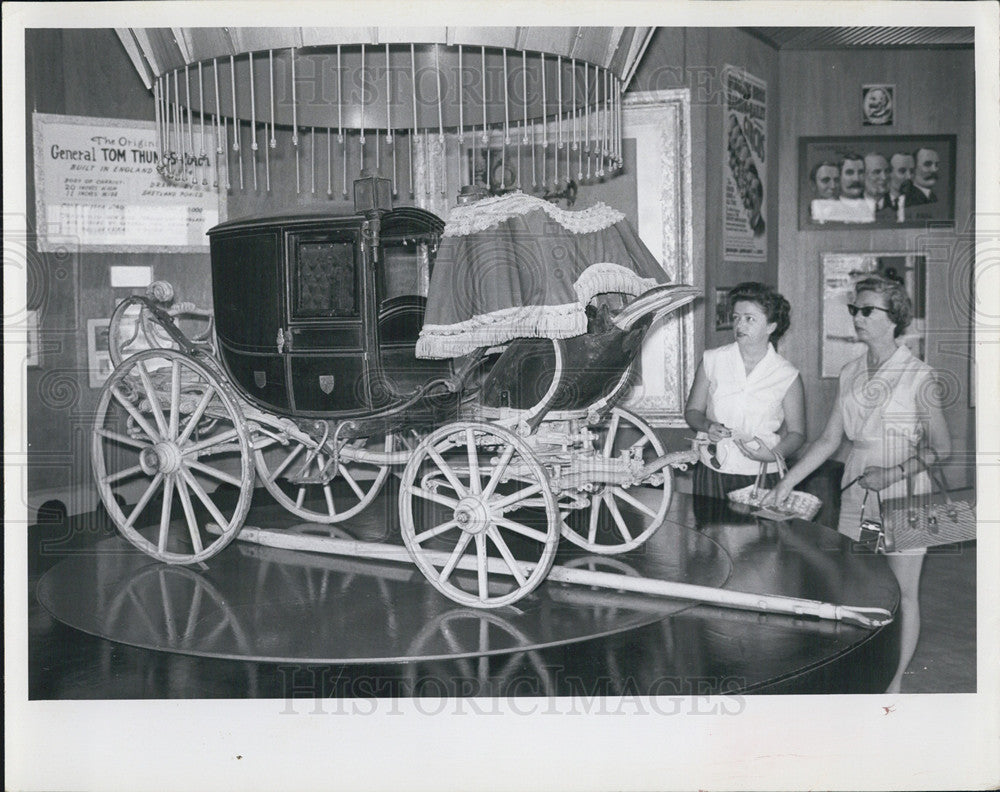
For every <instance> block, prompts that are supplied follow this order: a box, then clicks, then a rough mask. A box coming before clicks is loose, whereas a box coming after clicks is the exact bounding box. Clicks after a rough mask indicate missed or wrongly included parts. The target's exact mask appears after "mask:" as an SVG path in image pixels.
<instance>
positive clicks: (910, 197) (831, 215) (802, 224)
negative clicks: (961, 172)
mask: <svg viewBox="0 0 1000 792" xmlns="http://www.w3.org/2000/svg"><path fill="white" fill-rule="evenodd" d="M929 222H936V223H954V222H955V136H954V135H878V136H870V137H866V136H858V137H807V138H800V139H799V228H800V229H825V230H835V229H843V228H852V229H858V228H863V227H868V228H919V227H921V226H924V225H926V224H927V223H929Z"/></svg>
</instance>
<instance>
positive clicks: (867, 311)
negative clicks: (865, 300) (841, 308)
mask: <svg viewBox="0 0 1000 792" xmlns="http://www.w3.org/2000/svg"><path fill="white" fill-rule="evenodd" d="M847 311H848V313H850V315H851V316H857V315H858V314H859V313H860V314H861V315H862V316H863V317H865V318H866V319H867V318H868V317H869V316H871V315H872V311H884V312H885V313H889V309H888V308H879V307H878V306H877V305H848V306H847Z"/></svg>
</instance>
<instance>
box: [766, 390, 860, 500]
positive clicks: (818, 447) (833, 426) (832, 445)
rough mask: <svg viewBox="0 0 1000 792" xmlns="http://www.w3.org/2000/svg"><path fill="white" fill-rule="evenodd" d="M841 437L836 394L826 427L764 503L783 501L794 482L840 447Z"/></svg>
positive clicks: (842, 423)
mask: <svg viewBox="0 0 1000 792" xmlns="http://www.w3.org/2000/svg"><path fill="white" fill-rule="evenodd" d="M843 438H844V418H843V415H842V414H841V412H840V395H839V394H838V396H837V401H836V403H835V404H834V405H833V412H831V413H830V417H829V418H828V419H827V422H826V428H824V429H823V434H821V435H820V436H819V438H817V440H816V442H815V443H813V444H812V445H811V446H809V448H808V449H807V450H806V452H805V454H803V455H802V458H801V459H800V460H799V461H798V462H797V463H796V464H795V465H794V466H793V467H792V469H791V470H789V471H788V475H786V476H785V477H784V478H783V479H782V480H781V481H779V482H778V485H777V486H776V487H775V488H774V489H773V490H772V491H771V493H770V494H769V495H768V496H767V498H765V499H764V503H765V504H767V503H778V504H781V503H784V501H785V499H786V498H787V497H788V495H789V493H791V491H792V490H793V489H794V488H795V485H796V484H798V483H799V482H800V481H802V479H804V478H805V477H806V476H808V475H809V474H810V473H812V472H813V471H814V470H815V469H816V468H818V467H819V466H820V465H822V464H823V463H824V462H825V461H826V460H827V459H829V458H830V457H831V456H832V455H833V454H834V452H836V450H837V449H838V448H840V442H841V440H843Z"/></svg>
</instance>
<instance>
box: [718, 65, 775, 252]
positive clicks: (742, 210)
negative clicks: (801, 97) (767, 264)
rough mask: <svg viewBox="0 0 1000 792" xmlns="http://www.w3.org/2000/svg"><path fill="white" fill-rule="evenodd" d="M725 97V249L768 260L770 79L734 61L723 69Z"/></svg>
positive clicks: (725, 250)
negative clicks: (743, 68)
mask: <svg viewBox="0 0 1000 792" xmlns="http://www.w3.org/2000/svg"><path fill="white" fill-rule="evenodd" d="M722 83H723V86H724V93H723V95H724V96H725V102H726V109H725V114H726V137H725V153H724V157H723V161H724V162H725V163H726V164H725V166H724V171H725V173H724V174H723V184H724V188H723V189H724V193H723V197H724V215H723V234H724V240H725V242H724V250H723V255H724V256H725V257H726V258H727V259H728V260H730V261H756V262H760V261H766V260H767V234H766V230H767V223H766V220H765V217H764V206H765V196H766V195H767V83H765V82H764V81H763V80H761V79H759V78H757V77H754V76H753V75H751V74H748V73H747V72H745V71H743V70H742V69H738V68H736V67H735V66H726V67H725V69H724V70H723V73H722Z"/></svg>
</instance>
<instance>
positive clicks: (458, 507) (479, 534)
mask: <svg viewBox="0 0 1000 792" xmlns="http://www.w3.org/2000/svg"><path fill="white" fill-rule="evenodd" d="M399 515H400V528H401V532H402V535H403V541H404V543H405V544H406V547H407V549H408V550H409V551H410V555H411V556H412V557H413V560H414V561H415V562H416V564H417V566H418V567H420V570H421V572H423V573H424V575H425V576H426V577H427V579H428V580H429V581H430V582H431V584H432V585H433V586H434V587H435V588H436V589H437V590H438V591H440V592H441V593H443V594H444V595H445V596H447V597H449V598H450V599H452V600H454V601H455V602H459V603H461V604H463V605H470V606H473V607H479V608H496V607H500V606H502V605H509V604H510V603H512V602H516V601H517V600H519V599H521V598H522V597H524V596H526V595H527V594H529V593H530V592H531V591H533V590H534V589H535V587H537V586H538V584H539V583H541V581H542V580H543V579H544V578H545V576H546V575H547V574H548V572H549V569H550V568H551V567H552V560H553V558H554V557H555V551H556V545H557V544H558V542H559V512H558V507H557V504H556V499H555V496H554V495H553V494H552V491H551V489H550V487H549V481H548V474H547V473H546V472H545V469H544V468H543V467H542V466H541V464H539V462H538V460H537V459H536V458H535V456H534V454H533V453H532V452H531V449H530V448H529V447H528V446H527V444H526V443H525V442H524V441H523V440H521V439H520V438H519V437H517V436H516V435H514V434H512V433H511V432H508V431H507V430H506V429H501V428H500V427H496V426H491V425H489V424H481V423H456V424H450V425H448V426H444V427H441V428H440V429H437V430H435V431H434V432H432V433H431V434H430V435H428V436H427V438H426V439H425V440H424V441H423V442H422V443H421V444H420V446H419V447H418V448H417V450H416V451H415V452H414V454H413V456H412V457H411V458H410V461H409V463H408V464H407V465H406V468H405V469H404V471H403V475H402V481H401V483H400V490H399Z"/></svg>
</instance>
